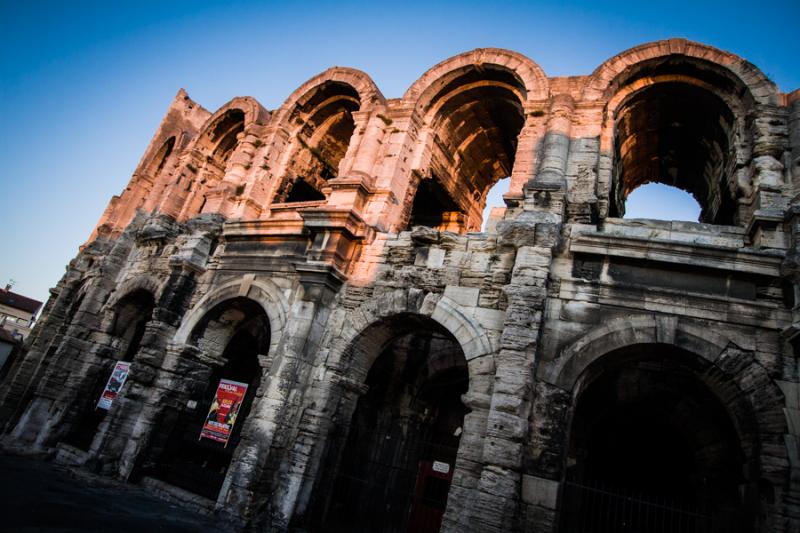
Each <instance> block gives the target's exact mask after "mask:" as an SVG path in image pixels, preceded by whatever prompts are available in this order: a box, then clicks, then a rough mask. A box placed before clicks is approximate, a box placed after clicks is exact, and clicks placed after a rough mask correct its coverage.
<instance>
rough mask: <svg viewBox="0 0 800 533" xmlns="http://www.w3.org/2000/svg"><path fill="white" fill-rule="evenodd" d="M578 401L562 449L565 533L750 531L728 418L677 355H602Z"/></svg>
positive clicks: (662, 351) (667, 351)
mask: <svg viewBox="0 0 800 533" xmlns="http://www.w3.org/2000/svg"><path fill="white" fill-rule="evenodd" d="M607 357H609V358H610V359H611V360H616V361H617V364H614V365H610V364H609V365H607V366H605V367H604V368H602V370H599V369H595V371H597V374H596V377H595V379H594V380H592V381H591V382H590V383H589V384H588V385H587V386H586V387H585V389H584V391H583V392H582V393H581V394H580V396H579V397H578V400H577V404H576V407H575V411H574V417H573V422H572V431H571V439H570V447H569V457H568V463H567V466H568V470H567V483H566V485H565V503H564V505H563V506H562V509H563V512H562V518H563V524H564V526H563V527H564V528H565V530H566V531H571V532H577V533H580V532H584V531H585V532H589V531H591V532H595V533H612V532H613V533H618V532H622V531H632V532H633V531H664V532H682V531H704V532H714V533H717V532H719V533H722V532H726V533H744V532H747V531H751V527H752V521H753V516H752V515H751V514H749V513H748V512H747V510H746V506H745V505H744V503H743V501H742V497H741V496H740V489H741V487H742V486H743V484H744V482H745V479H744V477H743V476H744V467H745V461H744V457H743V453H742V450H741V446H740V443H739V439H738V436H737V433H736V431H735V428H734V426H733V424H732V422H731V419H730V416H729V415H728V413H727V412H726V410H725V408H724V407H723V405H722V404H721V403H720V401H719V400H718V399H717V398H716V397H715V396H714V395H713V394H712V392H711V391H710V390H709V389H708V387H707V386H706V385H705V384H704V383H703V381H702V380H701V379H700V378H699V377H698V375H699V374H698V373H697V372H696V368H694V367H693V365H694V363H689V364H685V362H688V361H690V357H689V356H688V354H686V353H685V352H681V351H678V350H677V349H675V348H672V347H667V346H662V345H647V346H639V347H633V348H630V349H626V350H622V351H620V352H617V353H615V354H613V355H609V356H607Z"/></svg>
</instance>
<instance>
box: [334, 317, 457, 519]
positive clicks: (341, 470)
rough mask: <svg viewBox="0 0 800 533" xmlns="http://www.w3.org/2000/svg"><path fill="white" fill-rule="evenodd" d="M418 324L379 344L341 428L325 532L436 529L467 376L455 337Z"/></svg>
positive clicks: (451, 464)
mask: <svg viewBox="0 0 800 533" xmlns="http://www.w3.org/2000/svg"><path fill="white" fill-rule="evenodd" d="M421 325H422V326H423V327H420V328H419V329H417V330H415V331H414V332H413V333H404V334H401V335H400V336H397V337H395V338H393V339H392V340H391V341H390V342H389V343H388V344H387V345H385V348H384V349H383V350H382V352H381V354H380V356H379V357H378V358H377V359H376V360H375V363H374V364H373V365H372V367H371V369H370V371H369V374H368V376H367V380H366V385H367V386H368V387H369V389H368V391H367V392H366V393H365V394H364V395H363V396H361V397H360V398H359V399H358V403H357V406H356V409H355V412H354V414H353V417H352V420H351V423H350V425H349V428H340V431H341V432H342V433H346V441H345V445H344V447H343V451H342V453H341V455H340V461H339V465H338V471H337V475H336V476H335V481H334V482H333V484H332V488H333V491H332V493H329V499H328V508H327V513H326V515H325V520H324V529H325V530H326V531H376V532H379V531H380V532H400V531H415V532H434V531H438V530H439V527H440V526H441V520H442V516H443V514H444V509H445V506H446V503H447V494H448V491H449V487H450V480H451V478H452V473H453V468H454V466H455V460H456V454H457V451H458V443H459V440H460V435H461V427H462V425H463V420H464V415H465V414H466V413H467V409H466V407H464V405H463V404H462V403H461V395H462V394H464V393H465V392H466V391H467V388H468V382H469V377H468V371H467V366H466V360H465V359H464V355H463V352H462V351H461V347H460V345H459V344H458V343H457V342H456V341H455V339H453V337H452V336H451V335H450V334H449V333H447V332H446V331H444V330H443V329H441V328H440V327H438V326H435V325H434V324H433V323H430V322H426V323H424V324H421ZM348 430H349V431H348ZM338 438H340V439H342V438H344V434H341V435H340V436H339V437H338ZM336 439H337V437H336V436H334V437H333V439H332V440H333V441H336ZM334 453H335V452H334Z"/></svg>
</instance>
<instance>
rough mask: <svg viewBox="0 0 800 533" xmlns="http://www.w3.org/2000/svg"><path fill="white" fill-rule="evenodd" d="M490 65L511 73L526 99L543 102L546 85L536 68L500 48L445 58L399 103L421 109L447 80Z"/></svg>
mask: <svg viewBox="0 0 800 533" xmlns="http://www.w3.org/2000/svg"><path fill="white" fill-rule="evenodd" d="M482 65H494V66H497V67H499V68H502V69H505V70H507V71H509V72H511V73H513V74H514V75H515V76H516V77H517V78H518V79H519V80H520V81H521V82H522V85H523V86H524V87H525V92H526V100H530V101H536V100H546V99H547V98H548V96H549V92H550V89H549V82H548V80H547V76H546V75H545V73H544V71H543V70H542V69H541V67H540V66H539V65H537V64H536V63H535V62H533V61H532V60H531V59H529V58H528V57H526V56H524V55H522V54H520V53H518V52H514V51H511V50H504V49H501V48H476V49H475V50H470V51H469V52H464V53H462V54H458V55H456V56H453V57H451V58H449V59H445V60H444V61H442V62H441V63H438V64H436V65H434V66H433V67H431V68H430V69H428V70H427V71H426V72H425V73H424V74H423V75H422V76H421V77H420V78H419V79H418V80H417V81H415V82H414V83H413V84H412V85H411V87H409V88H408V90H406V92H405V94H404V95H403V100H404V101H406V102H408V103H410V104H412V105H413V106H414V107H415V108H420V107H425V106H426V104H428V103H429V102H430V100H431V99H432V98H433V96H434V95H435V94H436V93H438V92H439V91H440V90H441V89H442V88H443V87H445V86H446V85H447V84H448V83H449V82H450V81H452V80H453V79H454V78H456V77H458V76H459V75H461V74H463V72H464V71H465V70H466V69H467V68H469V67H473V66H478V67H479V68H480V67H481V66H482Z"/></svg>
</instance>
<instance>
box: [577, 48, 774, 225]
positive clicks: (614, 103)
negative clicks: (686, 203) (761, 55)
mask: <svg viewBox="0 0 800 533" xmlns="http://www.w3.org/2000/svg"><path fill="white" fill-rule="evenodd" d="M777 95H778V93H777V88H776V87H775V86H774V84H772V82H770V81H769V80H768V79H766V77H764V76H763V74H762V73H760V72H759V71H758V70H757V69H756V68H755V67H753V66H752V65H750V64H749V63H747V62H745V61H744V60H742V59H741V58H738V57H736V56H734V55H732V54H729V53H726V52H723V51H720V50H717V49H715V48H712V47H708V46H705V45H701V44H698V43H693V42H690V41H686V40H683V39H673V40H669V41H658V42H654V43H648V44H645V45H642V46H640V47H636V48H633V49H631V50H628V51H626V52H623V53H622V54H619V55H618V56H615V57H614V58H612V59H610V60H608V61H607V62H606V63H604V64H603V65H601V66H600V67H598V69H596V70H595V72H594V73H593V74H592V75H591V76H590V77H589V78H588V79H587V82H586V85H585V86H584V95H583V96H584V99H585V100H587V101H595V102H598V103H603V104H604V106H605V107H604V112H603V121H602V125H601V132H600V158H601V159H605V158H610V162H609V163H610V164H609V163H605V162H603V161H601V162H600V164H599V167H600V169H601V170H600V171H599V174H598V193H599V196H600V197H601V198H602V200H601V216H603V217H604V216H607V215H609V216H623V214H624V212H625V200H626V199H627V197H628V195H629V194H630V193H631V192H632V191H633V190H635V189H637V188H638V187H639V186H641V185H645V184H648V183H661V184H663V185H667V186H673V187H676V188H678V189H681V190H683V191H684V192H685V193H688V194H690V195H691V196H692V197H693V198H694V200H695V201H697V203H698V204H699V206H700V207H701V213H700V221H702V222H706V223H713V224H723V225H731V224H738V223H741V222H742V219H743V218H746V214H745V213H743V212H742V208H741V206H740V202H739V200H740V199H741V198H743V197H745V198H746V197H748V196H749V195H750V194H751V192H752V186H753V184H752V182H753V177H752V176H751V175H750V174H749V173H748V172H743V171H740V170H739V169H740V168H741V167H743V166H744V165H745V164H746V163H747V159H748V158H749V157H750V155H749V154H750V151H749V148H748V147H749V146H751V145H752V143H753V142H754V140H753V139H752V135H753V132H752V128H751V126H750V125H749V123H748V120H749V119H748V117H750V114H751V113H753V112H754V110H755V108H756V106H757V105H759V104H765V103H771V102H776V101H777ZM606 197H607V200H606Z"/></svg>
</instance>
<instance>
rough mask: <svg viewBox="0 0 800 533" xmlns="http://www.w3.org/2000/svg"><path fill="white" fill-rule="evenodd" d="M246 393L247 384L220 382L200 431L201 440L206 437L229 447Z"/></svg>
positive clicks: (222, 380)
mask: <svg viewBox="0 0 800 533" xmlns="http://www.w3.org/2000/svg"><path fill="white" fill-rule="evenodd" d="M246 392H247V384H246V383H239V382H238V381H230V380H227V379H221V380H220V381H219V386H218V387H217V393H216V394H215V395H214V401H213V402H211V407H210V408H209V410H208V416H206V421H205V423H204V424H203V429H202V430H201V431H200V439H202V438H203V437H205V438H207V439H211V440H215V441H217V442H222V443H224V444H225V446H227V445H228V439H230V438H231V433H233V426H234V424H236V415H238V414H239V408H241V406H242V401H244V395H245V393H246ZM198 440H199V439H198Z"/></svg>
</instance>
